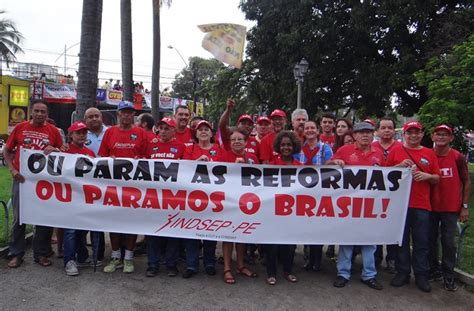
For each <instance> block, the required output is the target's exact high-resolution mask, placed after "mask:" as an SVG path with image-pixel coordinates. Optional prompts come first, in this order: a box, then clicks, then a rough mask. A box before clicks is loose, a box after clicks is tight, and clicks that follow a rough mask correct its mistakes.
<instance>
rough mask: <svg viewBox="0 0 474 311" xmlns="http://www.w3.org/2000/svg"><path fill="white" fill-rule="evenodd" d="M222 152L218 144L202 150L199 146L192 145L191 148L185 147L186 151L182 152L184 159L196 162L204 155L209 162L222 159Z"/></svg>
mask: <svg viewBox="0 0 474 311" xmlns="http://www.w3.org/2000/svg"><path fill="white" fill-rule="evenodd" d="M224 152H225V151H224V149H222V148H221V146H219V144H214V145H212V147H211V149H202V148H201V147H199V144H192V145H191V146H187V147H186V150H185V151H184V159H185V160H196V159H197V158H199V157H200V156H202V155H204V154H205V155H207V157H208V158H209V161H217V160H218V159H219V158H220V157H222V155H223V153H224Z"/></svg>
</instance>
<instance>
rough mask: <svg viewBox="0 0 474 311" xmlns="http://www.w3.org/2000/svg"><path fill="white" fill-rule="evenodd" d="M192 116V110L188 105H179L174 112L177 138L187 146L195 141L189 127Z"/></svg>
mask: <svg viewBox="0 0 474 311" xmlns="http://www.w3.org/2000/svg"><path fill="white" fill-rule="evenodd" d="M190 117H191V112H190V111H189V108H188V106H185V105H179V106H178V107H177V108H176V112H175V114H174V119H175V121H176V134H175V135H176V139H177V140H178V141H180V142H182V143H183V144H185V145H186V146H189V145H192V143H193V133H192V131H191V129H190V128H189V127H188V124H189V118H190Z"/></svg>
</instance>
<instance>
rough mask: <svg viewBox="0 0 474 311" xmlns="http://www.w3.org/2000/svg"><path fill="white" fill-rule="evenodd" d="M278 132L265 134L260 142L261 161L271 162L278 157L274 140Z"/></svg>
mask: <svg viewBox="0 0 474 311" xmlns="http://www.w3.org/2000/svg"><path fill="white" fill-rule="evenodd" d="M276 135H277V134H276V133H270V134H268V135H267V136H265V137H264V138H263V139H262V141H261V142H260V161H261V162H263V161H268V162H269V163H270V162H272V161H275V160H276V158H278V155H279V154H278V152H275V151H273V141H274V140H275V137H276Z"/></svg>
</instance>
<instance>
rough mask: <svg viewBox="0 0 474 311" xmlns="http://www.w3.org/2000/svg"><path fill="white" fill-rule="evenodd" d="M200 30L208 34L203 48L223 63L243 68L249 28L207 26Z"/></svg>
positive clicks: (223, 25)
mask: <svg viewBox="0 0 474 311" xmlns="http://www.w3.org/2000/svg"><path fill="white" fill-rule="evenodd" d="M198 27H199V29H201V31H202V32H205V33H206V36H205V37H204V39H203V40H202V47H203V48H204V49H206V50H207V51H209V52H211V54H212V55H214V57H215V58H216V59H218V60H220V61H221V62H223V63H226V64H229V65H231V66H234V67H235V68H240V67H241V66H242V60H243V54H244V43H245V35H246V33H247V28H245V27H244V26H242V25H237V24H226V23H221V24H205V25H199V26H198Z"/></svg>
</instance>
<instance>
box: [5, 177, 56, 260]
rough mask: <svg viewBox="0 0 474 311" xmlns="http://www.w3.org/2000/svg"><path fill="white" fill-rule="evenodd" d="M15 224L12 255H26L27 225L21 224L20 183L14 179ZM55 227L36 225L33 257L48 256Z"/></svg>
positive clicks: (11, 241)
mask: <svg viewBox="0 0 474 311" xmlns="http://www.w3.org/2000/svg"><path fill="white" fill-rule="evenodd" d="M12 206H13V224H12V230H11V233H10V239H9V242H8V246H9V249H10V254H9V255H10V256H15V257H23V256H24V255H25V225H24V224H23V225H20V184H19V183H18V182H17V181H16V180H13V185H12ZM52 235H53V228H51V227H45V226H35V228H34V230H33V257H34V259H35V260H38V259H39V257H43V256H47V255H49V254H50V253H51V252H52V249H51V237H52Z"/></svg>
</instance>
